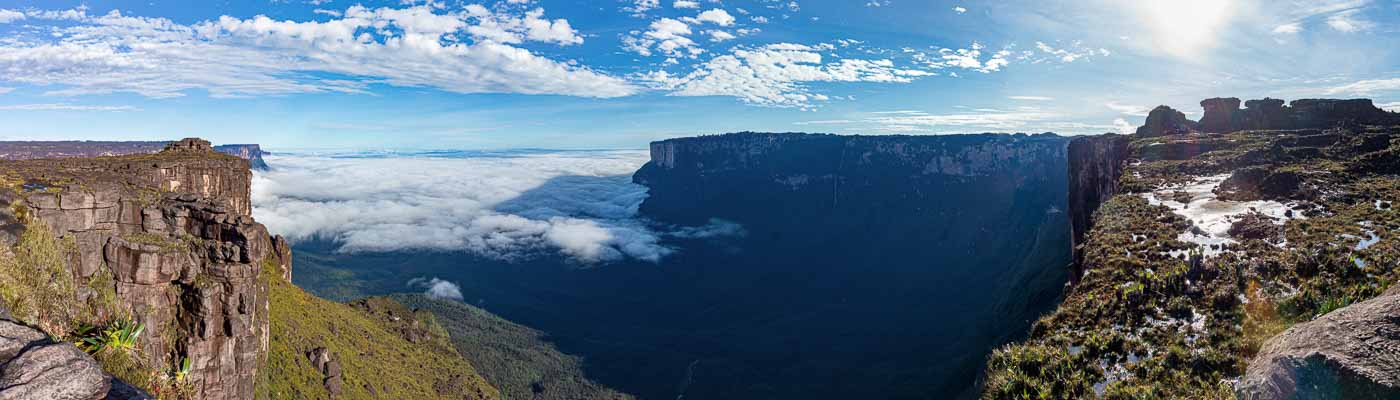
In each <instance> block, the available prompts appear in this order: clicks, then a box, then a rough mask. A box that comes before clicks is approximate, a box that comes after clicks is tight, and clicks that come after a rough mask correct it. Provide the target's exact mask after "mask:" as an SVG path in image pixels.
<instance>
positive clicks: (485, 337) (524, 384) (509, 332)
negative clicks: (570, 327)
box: [391, 295, 632, 400]
mask: <svg viewBox="0 0 1400 400" xmlns="http://www.w3.org/2000/svg"><path fill="white" fill-rule="evenodd" d="M391 298H392V299H394V300H397V301H398V302H399V303H402V304H405V305H407V306H409V307H414V308H418V309H422V310H428V311H431V312H432V313H433V314H434V315H436V316H437V320H438V321H439V322H440V323H441V324H442V326H443V327H445V328H446V329H447V332H448V333H450V335H451V337H452V342H453V344H455V345H456V346H457V349H458V351H460V352H461V353H462V354H463V355H465V357H466V358H467V359H468V360H471V363H472V365H475V366H476V367H477V368H478V370H479V371H481V374H482V375H483V376H485V377H486V380H487V381H489V382H491V383H492V384H494V385H496V387H499V388H500V389H501V392H502V394H503V397H504V398H507V399H513V400H519V399H539V400H553V399H631V398H632V396H629V395H626V394H622V393H618V392H617V391H614V390H612V389H609V388H606V387H603V386H602V385H599V384H598V383H596V382H593V381H591V380H589V379H587V378H586V377H584V371H583V360H580V359H579V358H578V357H574V356H570V355H567V354H563V353H561V352H559V350H558V349H556V348H554V345H552V344H550V343H549V342H548V341H547V340H548V339H547V338H546V337H545V334H544V333H543V332H540V331H537V330H534V329H530V328H528V327H524V326H520V325H517V324H514V323H512V322H510V321H507V320H505V319H502V318H500V317H497V316H495V315H493V314H491V313H489V312H487V311H486V310H482V309H480V308H477V307H473V306H470V305H467V304H463V303H461V302H457V301H450V300H439V299H434V298H431V297H428V296H425V295H393V296H391Z"/></svg>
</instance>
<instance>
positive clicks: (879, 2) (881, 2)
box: [865, 0, 890, 7]
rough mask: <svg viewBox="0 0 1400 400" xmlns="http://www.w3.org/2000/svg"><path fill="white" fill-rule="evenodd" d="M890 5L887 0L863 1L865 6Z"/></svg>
mask: <svg viewBox="0 0 1400 400" xmlns="http://www.w3.org/2000/svg"><path fill="white" fill-rule="evenodd" d="M888 5H890V1H889V0H870V1H867V2H865V6H866V7H884V6H888Z"/></svg>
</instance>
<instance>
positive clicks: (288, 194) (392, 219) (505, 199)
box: [253, 151, 724, 263]
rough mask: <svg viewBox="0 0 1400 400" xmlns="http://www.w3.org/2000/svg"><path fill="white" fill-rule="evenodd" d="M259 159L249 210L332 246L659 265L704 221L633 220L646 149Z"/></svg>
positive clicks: (271, 224) (642, 193)
mask: <svg viewBox="0 0 1400 400" xmlns="http://www.w3.org/2000/svg"><path fill="white" fill-rule="evenodd" d="M346 156H349V157H345V156H338V155H297V154H284V153H279V154H278V155H273V156H269V157H268V158H267V160H268V163H270V164H272V165H273V166H274V169H273V170H272V171H268V172H259V173H258V174H256V175H255V176H254V180H253V182H254V183H253V208H254V210H253V212H254V215H256V216H257V217H258V221H260V222H263V223H264V224H266V225H267V226H268V229H269V230H271V231H272V232H274V233H279V234H283V235H286V236H287V238H288V239H290V240H292V241H294V242H297V241H302V240H308V239H323V240H329V241H332V242H334V243H336V244H338V245H339V251H342V252H349V253H360V252H393V251H419V250H426V251H467V252H470V253H473V254H477V255H481V256H484V257H490V258H496V259H502V260H518V259H524V258H529V257H533V256H536V255H539V254H541V253H548V252H554V253H557V254H561V255H564V256H567V257H570V258H572V259H574V260H577V261H579V262H583V263H595V262H609V261H617V260H623V259H638V260H645V261H658V260H660V259H661V258H662V257H665V256H666V255H668V254H670V253H671V252H672V250H671V249H670V248H669V247H667V246H666V245H665V244H663V240H664V239H665V238H666V237H691V236H687V235H693V234H694V232H696V231H697V230H700V231H714V230H723V229H724V228H723V224H711V225H712V226H706V227H689V228H686V227H666V226H658V225H656V224H654V223H651V222H647V221H644V220H642V219H640V217H638V215H637V208H638V206H640V204H641V202H642V200H644V199H646V197H647V190H646V188H645V187H643V186H640V185H636V184H633V183H632V182H631V174H632V172H634V171H636V169H637V168H638V167H640V166H641V165H642V164H643V163H645V162H646V160H647V158H648V154H647V153H646V152H645V151H603V152H565V153H501V154H486V155H481V154H465V155H443V154H436V155H433V156H418V155H411V154H409V155H403V154H382V153H357V154H347V155H346Z"/></svg>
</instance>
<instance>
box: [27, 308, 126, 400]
mask: <svg viewBox="0 0 1400 400" xmlns="http://www.w3.org/2000/svg"><path fill="white" fill-rule="evenodd" d="M0 307H3V306H0ZM110 387H111V379H110V378H108V377H107V374H105V373H103V372H102V368H101V367H99V366H98V365H97V361H96V360H93V359H92V357H91V356H88V355H87V353H84V352H83V351H82V350H79V349H78V347H77V346H74V345H72V344H69V343H57V342H54V341H52V340H50V339H49V337H48V335H46V334H44V333H43V332H40V331H39V330H37V329H34V328H30V327H27V326H24V325H20V324H18V323H16V322H14V321H10V320H8V319H5V318H0V400H27V399H46V400H98V399H103V398H105V397H106V396H107V392H108V390H109V388H110Z"/></svg>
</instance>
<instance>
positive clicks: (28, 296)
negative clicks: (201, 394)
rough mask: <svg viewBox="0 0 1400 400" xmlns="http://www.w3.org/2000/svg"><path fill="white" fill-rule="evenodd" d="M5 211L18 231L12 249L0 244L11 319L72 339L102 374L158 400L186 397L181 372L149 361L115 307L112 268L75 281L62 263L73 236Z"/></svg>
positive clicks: (0, 278)
mask: <svg viewBox="0 0 1400 400" xmlns="http://www.w3.org/2000/svg"><path fill="white" fill-rule="evenodd" d="M11 211H13V213H14V215H15V216H16V217H17V218H19V219H20V221H22V222H23V223H24V225H25V231H24V233H23V234H22V235H20V238H19V241H18V242H17V243H15V245H14V247H13V248H0V303H3V305H4V306H5V307H6V308H8V309H9V310H10V311H11V313H12V314H13V315H14V317H15V319H17V320H19V321H22V322H25V323H27V324H31V325H33V326H35V327H38V328H39V329H41V330H43V331H44V332H46V333H48V334H49V335H50V336H52V337H53V338H54V339H56V340H60V341H68V342H72V343H73V344H75V345H77V346H78V347H79V348H82V349H83V350H84V351H86V352H88V354H91V355H92V356H93V358H94V359H96V360H97V362H98V364H100V365H101V366H102V369H103V370H104V371H106V372H107V373H110V374H112V375H114V376H116V377H117V378H119V379H121V380H122V381H124V382H127V383H129V384H131V385H134V386H136V387H139V388H142V389H145V390H147V391H148V392H149V393H150V394H151V395H153V396H155V397H156V398H157V399H162V400H166V399H191V398H193V397H194V394H193V393H194V392H193V389H192V388H191V387H189V385H188V383H187V382H185V379H184V376H179V377H176V376H175V375H173V374H172V373H170V372H167V371H166V368H164V367H161V366H157V365H151V363H150V362H149V361H148V360H149V359H150V358H149V357H147V356H146V355H145V354H144V352H143V351H142V346H141V340H143V339H142V333H143V332H144V331H145V329H146V327H145V325H143V324H141V323H139V322H137V321H135V320H134V319H133V318H132V317H131V316H130V315H129V314H128V313H127V312H126V311H125V310H123V309H122V308H120V307H119V306H118V304H117V297H116V296H117V294H116V283H115V281H114V280H113V279H112V274H111V272H110V271H108V270H107V269H105V268H99V270H98V272H97V273H96V274H94V275H93V276H91V277H89V278H87V279H76V278H74V276H73V273H72V272H71V271H69V270H68V268H67V267H66V266H65V264H64V260H65V259H67V258H69V257H71V256H73V255H75V254H76V253H77V251H78V249H77V245H76V243H74V241H73V240H72V238H67V239H64V240H58V239H56V238H55V237H54V236H53V231H52V230H51V229H50V228H49V227H48V225H47V224H46V223H44V221H42V220H40V219H38V218H34V217H33V216H31V215H29V212H28V210H27V209H24V208H23V207H17V208H15V209H13V210H11ZM80 288H81V289H83V290H87V291H88V292H89V293H91V294H92V295H91V296H88V299H87V302H86V303H84V302H82V301H80V300H79V299H80V298H81V297H80V296H79V295H78V292H79V290H80ZM186 371H188V369H186Z"/></svg>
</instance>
